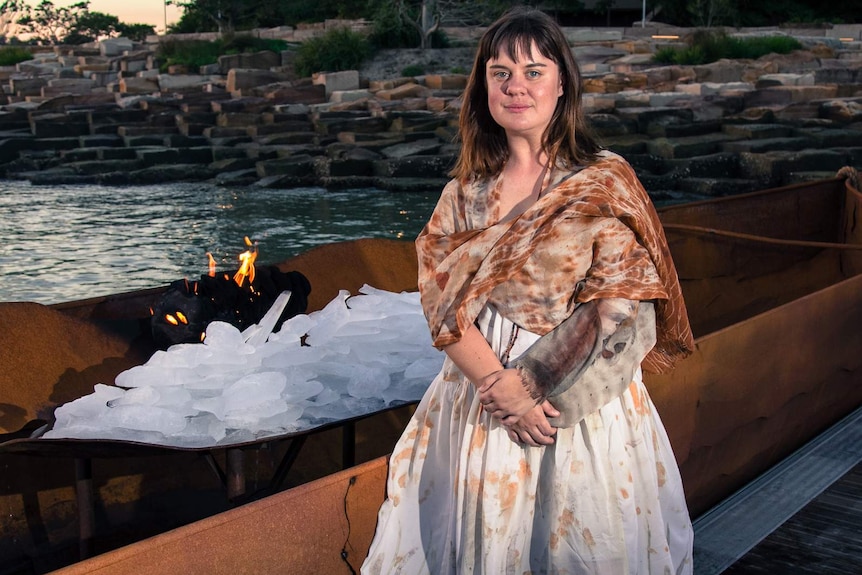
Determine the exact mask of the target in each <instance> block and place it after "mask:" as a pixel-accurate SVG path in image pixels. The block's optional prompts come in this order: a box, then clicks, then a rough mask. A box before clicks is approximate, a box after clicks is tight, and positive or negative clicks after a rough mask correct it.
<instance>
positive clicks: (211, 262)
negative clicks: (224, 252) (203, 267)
mask: <svg viewBox="0 0 862 575" xmlns="http://www.w3.org/2000/svg"><path fill="white" fill-rule="evenodd" d="M207 257H208V258H209V276H210V277H211V278H214V277H215V274H216V261H215V258H214V257H213V255H212V254H211V253H209V252H207Z"/></svg>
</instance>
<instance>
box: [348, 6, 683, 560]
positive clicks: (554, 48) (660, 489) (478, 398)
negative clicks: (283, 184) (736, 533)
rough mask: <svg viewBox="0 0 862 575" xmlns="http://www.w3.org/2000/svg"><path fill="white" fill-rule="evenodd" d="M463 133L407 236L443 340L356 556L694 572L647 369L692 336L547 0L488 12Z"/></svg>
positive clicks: (671, 278) (657, 233)
mask: <svg viewBox="0 0 862 575" xmlns="http://www.w3.org/2000/svg"><path fill="white" fill-rule="evenodd" d="M460 133H461V138H462V150H461V155H460V157H459V160H458V163H457V165H456V167H455V169H454V170H453V173H452V175H453V180H452V181H451V182H449V184H448V185H447V186H446V187H445V188H444V190H443V193H442V195H441V198H440V201H439V203H438V204H437V207H436V209H435V211H434V213H433V215H432V216H431V219H430V221H429V222H428V224H427V225H426V227H425V229H424V230H423V231H422V232H421V234H420V235H419V238H418V239H417V241H416V246H417V251H418V257H419V289H420V292H421V296H422V305H423V308H424V311H425V314H426V316H427V319H428V322H429V326H430V328H431V333H432V336H433V340H434V345H435V346H437V347H439V348H441V349H443V350H444V351H445V353H446V356H447V357H446V361H445V363H444V366H443V369H442V371H441V373H440V374H439V375H438V376H437V377H436V378H435V380H434V381H433V382H432V384H431V386H430V387H429V389H428V392H427V393H426V394H425V397H424V398H423V400H422V401H421V403H420V404H419V406H418V408H417V410H416V412H415V414H414V416H413V418H412V419H411V421H410V423H409V424H408V426H407V429H406V430H405V432H404V434H403V435H402V437H401V439H400V440H399V442H398V444H397V445H396V447H395V449H394V451H393V454H392V457H391V460H390V469H389V478H388V483H387V500H386V501H385V503H384V504H383V507H382V508H381V510H380V513H379V517H378V526H377V532H376V534H375V537H374V541H373V542H372V545H371V549H370V552H369V555H368V557H367V559H366V561H365V563H364V565H363V573H366V574H372V573H373V574H377V573H383V574H391V573H405V574H418V573H434V574H438V573H451V574H463V573H485V574H500V573H518V574H521V573H528V572H529V573H590V574H594V573H596V574H598V573H601V574H608V575H621V574H626V573H662V574H665V573H690V572H691V570H692V564H691V545H692V530H691V523H690V520H689V516H688V511H687V508H686V504H685V498H684V495H683V491H682V483H681V480H680V477H679V472H678V469H677V465H676V462H675V460H674V457H673V453H672V451H671V447H670V444H669V442H668V440H667V436H666V434H665V430H664V428H663V426H662V424H661V421H660V420H659V417H658V414H657V413H656V411H655V408H654V406H653V404H652V402H651V400H650V398H649V396H648V394H647V391H646V389H645V387H644V385H643V382H642V378H641V370H640V366H641V365H643V367H644V369H652V370H663V369H667V368H669V367H670V366H671V365H673V363H674V362H675V361H676V360H677V359H679V358H681V357H684V356H685V355H687V354H688V353H690V351H691V349H692V347H693V342H692V337H691V332H690V329H689V325H688V319H687V316H686V311H685V305H684V303H683V301H682V296H681V291H680V288H679V283H678V280H677V276H676V271H675V269H674V267H673V263H672V261H671V258H670V255H669V252H668V249H667V245H666V243H665V239H664V236H663V233H662V228H661V225H660V223H659V221H658V217H657V215H656V213H655V210H654V208H653V207H652V204H651V203H650V200H649V197H648V196H647V194H646V192H645V191H644V189H643V187H642V186H641V185H640V183H639V182H638V180H637V177H636V176H635V174H634V172H633V171H632V169H631V167H630V166H629V165H628V164H627V163H626V162H625V161H624V160H623V159H622V158H620V157H619V156H617V155H615V154H612V153H609V152H605V151H602V150H601V149H600V148H599V147H598V145H597V144H596V143H595V141H594V140H593V139H592V138H591V137H590V135H589V132H588V130H587V129H586V121H585V117H584V113H583V111H582V110H581V108H580V77H579V72H578V69H577V65H576V63H575V61H574V58H573V57H572V53H571V50H570V48H569V46H568V44H567V42H566V39H565V37H564V36H563V34H562V31H561V30H560V28H559V27H558V26H557V25H556V24H555V23H554V22H553V20H551V19H550V18H549V17H548V16H546V15H545V14H543V13H541V12H539V11H536V10H531V9H524V8H517V9H514V10H511V11H509V12H508V13H507V14H505V15H504V16H503V17H501V18H500V19H499V20H498V21H497V22H495V23H494V24H493V25H491V26H490V27H489V28H488V30H487V31H486V32H485V34H484V35H483V37H482V39H481V40H480V44H479V48H478V51H477V55H476V59H475V63H474V66H473V71H472V74H471V76H470V79H469V82H468V85H467V88H466V90H465V94H464V102H463V107H462V110H461V117H460Z"/></svg>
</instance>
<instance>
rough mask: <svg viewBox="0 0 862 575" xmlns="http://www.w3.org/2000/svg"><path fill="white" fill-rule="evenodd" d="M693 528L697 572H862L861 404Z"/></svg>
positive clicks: (856, 574) (705, 574) (860, 574)
mask: <svg viewBox="0 0 862 575" xmlns="http://www.w3.org/2000/svg"><path fill="white" fill-rule="evenodd" d="M694 531H695V539H694V568H695V569H694V572H695V575H743V574H759V573H763V574H770V575H773V574H774V575H791V574H793V575H797V574H798V575H803V574H806V575H807V574H815V573H816V574H817V575H831V574H839V573H840V574H841V575H862V407H860V408H857V409H856V411H854V412H853V413H851V414H850V415H848V416H847V417H845V418H844V419H843V420H841V421H840V422H838V423H837V424H835V425H834V426H832V427H831V428H829V429H828V430H826V431H825V432H824V433H822V434H821V435H819V436H818V437H816V438H815V439H814V440H812V441H811V442H809V443H808V444H806V445H805V446H804V447H802V448H801V449H799V450H798V451H797V452H795V453H794V454H792V455H791V456H790V457H788V458H787V459H785V460H784V461H782V462H781V463H779V464H778V465H776V466H775V467H773V468H772V469H770V470H769V471H767V472H766V473H764V474H763V475H762V476H760V477H758V478H757V479H756V480H755V481H753V482H751V483H750V484H748V485H747V486H745V487H744V488H743V489H741V490H740V491H738V492H737V493H735V494H734V495H732V496H731V497H729V498H728V499H726V500H725V501H723V502H722V503H721V504H719V505H717V506H716V507H714V508H713V509H711V510H709V511H708V512H706V513H704V514H703V515H702V516H700V517H699V518H698V519H697V520H696V521H695V522H694Z"/></svg>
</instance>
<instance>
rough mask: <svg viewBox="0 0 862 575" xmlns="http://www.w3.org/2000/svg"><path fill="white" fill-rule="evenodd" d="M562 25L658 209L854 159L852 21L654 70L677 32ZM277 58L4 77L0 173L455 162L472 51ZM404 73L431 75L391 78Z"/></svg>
mask: <svg viewBox="0 0 862 575" xmlns="http://www.w3.org/2000/svg"><path fill="white" fill-rule="evenodd" d="M566 32H567V35H568V37H569V39H570V42H571V44H572V46H573V50H574V51H575V54H576V56H577V58H578V60H579V62H580V64H581V67H582V71H583V74H584V88H585V96H584V100H585V105H586V107H587V110H588V113H589V118H590V119H591V121H592V124H593V126H594V127H595V129H596V131H597V132H598V134H599V136H600V137H601V139H602V141H603V143H604V144H605V145H606V146H607V147H608V148H609V149H611V150H614V151H617V152H619V153H621V154H622V155H624V156H625V157H626V158H628V159H629V161H631V163H632V164H633V166H634V167H635V169H636V170H637V172H638V174H639V176H640V177H641V179H642V181H643V182H644V185H645V186H646V188H647V189H648V190H649V191H650V193H651V194H653V197H654V198H656V199H657V200H659V201H680V200H688V199H696V198H701V197H711V196H718V195H726V194H732V193H738V192H744V191H750V190H754V189H760V188H765V187H772V186H776V185H784V184H788V183H792V182H796V181H802V180H805V179H810V178H819V177H827V176H831V175H834V173H835V172H836V171H837V170H838V168H840V167H842V166H845V165H852V166H857V167H859V166H862V26H844V27H840V28H833V29H829V30H802V31H800V30H793V31H792V32H793V35H794V36H796V37H798V38H799V39H800V40H801V41H802V42H803V43H804V45H805V46H806V49H805V50H801V51H798V52H795V53H793V54H790V55H786V56H778V55H770V56H766V57H763V58H760V59H758V60H756V61H720V62H716V63H714V64H709V65H704V66H657V65H655V64H653V63H652V62H651V56H652V53H653V52H654V50H655V49H656V48H657V47H659V46H661V45H662V44H661V43H662V42H667V41H668V40H663V39H654V38H653V37H652V35H653V34H655V35H659V34H660V35H663V36H667V35H676V36H683V35H684V34H685V33H686V31H684V30H676V29H664V28H652V29H651V28H645V29H641V28H632V29H595V30H591V29H566ZM776 32H777V31H776V30H754V31H752V30H748V31H746V33H748V34H751V33H758V34H767V33H776ZM781 32H784V33H787V32H791V31H781ZM470 34H475V31H471V32H470ZM262 35H263V34H262ZM450 36H452V37H454V36H455V33H454V32H453V31H450ZM290 55H291V52H285V53H282V54H275V53H272V52H261V53H258V54H242V55H236V56H225V57H223V58H222V59H221V60H220V61H219V63H218V64H214V65H212V66H208V67H205V68H204V69H201V70H198V71H195V72H196V73H188V71H185V70H180V69H173V70H170V71H169V73H160V72H159V71H158V67H157V62H156V60H155V55H154V51H153V46H152V45H135V44H133V43H131V42H129V41H127V40H124V39H119V40H111V41H104V42H101V43H100V44H99V45H98V46H95V47H89V48H78V47H75V48H72V47H56V48H54V49H53V50H52V51H49V52H45V53H42V54H38V55H37V57H36V58H35V59H34V60H31V61H28V62H23V63H21V64H18V65H17V66H15V67H9V68H0V82H3V94H4V95H0V176H5V177H7V178H21V179H27V180H30V181H32V182H33V183H35V184H58V183H72V182H74V183H94V184H108V185H135V184H145V183H158V182H172V181H183V180H185V181H188V180H198V181H213V182H216V183H219V184H222V185H249V184H254V185H259V186H265V187H281V188H289V187H299V186H323V187H326V188H328V189H347V188H364V187H372V186H373V187H377V188H382V189H387V190H393V191H411V190H436V189H439V188H440V187H441V186H442V185H443V183H444V182H445V181H446V179H447V177H446V172H447V171H448V169H449V168H450V167H451V165H452V163H453V161H454V159H455V157H456V155H457V151H458V147H457V144H456V143H454V136H455V133H456V125H457V115H458V110H459V104H460V100H459V96H460V94H461V91H462V90H463V87H464V85H465V82H466V75H465V72H466V69H468V68H469V66H470V65H471V56H472V48H458V49H446V50H429V51H425V52H421V51H410V50H403V51H396V52H388V53H386V52H385V53H382V54H381V55H380V56H379V57H378V58H376V59H375V61H374V62H371V63H369V64H368V66H367V67H365V68H363V69H362V70H355V71H347V72H338V73H321V74H317V75H316V76H315V77H314V78H313V79H307V78H306V79H302V78H297V77H296V76H295V75H294V74H293V73H292V71H291V65H290ZM408 63H412V64H419V65H421V66H422V67H423V68H424V69H425V70H426V72H428V73H427V74H426V75H424V76H419V77H412V78H411V77H400V75H399V70H401V69H403V67H404V65H406V64H408ZM399 66H400V67H399Z"/></svg>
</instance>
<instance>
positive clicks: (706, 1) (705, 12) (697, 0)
mask: <svg viewBox="0 0 862 575" xmlns="http://www.w3.org/2000/svg"><path fill="white" fill-rule="evenodd" d="M688 12H689V14H690V15H691V19H692V23H693V24H695V25H696V26H703V27H706V28H712V26H713V25H715V24H724V23H726V22H727V21H728V19H729V18H730V17H731V16H732V14H733V6H732V5H731V0H690V2H689V4H688Z"/></svg>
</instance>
